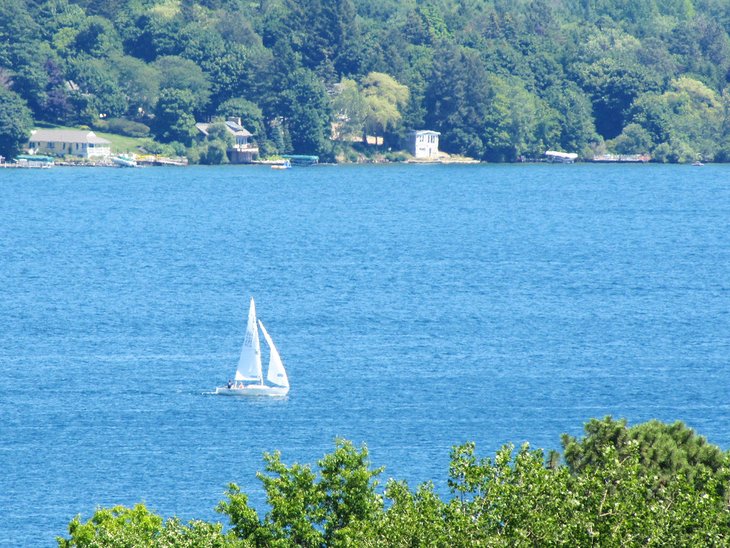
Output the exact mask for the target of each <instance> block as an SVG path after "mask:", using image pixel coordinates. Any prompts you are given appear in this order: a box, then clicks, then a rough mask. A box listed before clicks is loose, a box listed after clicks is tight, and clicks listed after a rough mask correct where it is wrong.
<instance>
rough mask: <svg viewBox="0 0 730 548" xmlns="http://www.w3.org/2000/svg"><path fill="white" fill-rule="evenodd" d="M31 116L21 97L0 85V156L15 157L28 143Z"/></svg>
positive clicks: (31, 122)
mask: <svg viewBox="0 0 730 548" xmlns="http://www.w3.org/2000/svg"><path fill="white" fill-rule="evenodd" d="M32 129H33V118H32V117H31V113H30V109H29V108H28V105H27V104H26V103H25V101H23V99H21V97H20V96H19V95H18V94H17V93H15V92H13V91H11V90H9V89H7V88H5V87H4V86H2V85H0V156H3V157H5V159H6V160H8V159H12V158H15V157H16V156H17V155H18V154H19V153H20V151H21V150H22V149H23V147H24V146H25V145H26V144H27V143H28V139H29V138H30V132H31V130H32Z"/></svg>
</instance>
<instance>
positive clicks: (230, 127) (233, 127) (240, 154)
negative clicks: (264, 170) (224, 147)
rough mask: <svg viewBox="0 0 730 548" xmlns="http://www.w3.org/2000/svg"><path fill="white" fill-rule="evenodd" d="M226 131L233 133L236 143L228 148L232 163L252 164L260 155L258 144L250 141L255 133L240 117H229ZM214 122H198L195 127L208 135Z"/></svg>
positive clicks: (226, 122) (204, 134)
mask: <svg viewBox="0 0 730 548" xmlns="http://www.w3.org/2000/svg"><path fill="white" fill-rule="evenodd" d="M223 123H224V124H225V125H226V131H228V133H230V134H231V135H233V138H234V143H233V145H232V146H231V147H229V148H228V151H227V152H228V159H229V160H230V161H231V163H232V164H250V163H251V162H252V161H253V160H255V159H256V157H257V156H258V155H259V149H258V147H257V146H256V145H254V144H253V143H250V142H249V139H250V138H251V137H253V134H252V133H251V132H250V131H248V130H247V129H246V128H245V127H243V126H242V125H241V119H240V118H229V119H228V120H226V121H225V122H223ZM211 125H213V124H207V123H198V124H195V127H196V128H197V129H198V131H199V132H200V134H202V135H203V136H205V137H208V128H210V126H211Z"/></svg>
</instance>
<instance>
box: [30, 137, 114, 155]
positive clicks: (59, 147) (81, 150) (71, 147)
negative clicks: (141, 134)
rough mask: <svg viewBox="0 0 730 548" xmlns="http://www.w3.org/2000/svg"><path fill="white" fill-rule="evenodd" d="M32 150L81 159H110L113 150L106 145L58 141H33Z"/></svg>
mask: <svg viewBox="0 0 730 548" xmlns="http://www.w3.org/2000/svg"><path fill="white" fill-rule="evenodd" d="M30 148H31V149H33V150H34V151H35V152H36V153H37V154H51V155H53V156H65V155H69V156H80V157H81V158H108V157H109V156H111V148H110V147H109V145H106V144H93V143H91V144H87V143H61V142H57V141H31V142H30Z"/></svg>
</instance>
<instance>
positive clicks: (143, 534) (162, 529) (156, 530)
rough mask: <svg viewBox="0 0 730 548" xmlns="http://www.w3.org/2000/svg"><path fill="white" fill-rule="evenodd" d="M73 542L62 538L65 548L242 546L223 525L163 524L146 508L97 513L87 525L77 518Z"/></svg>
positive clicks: (171, 521)
mask: <svg viewBox="0 0 730 548" xmlns="http://www.w3.org/2000/svg"><path fill="white" fill-rule="evenodd" d="M68 530H69V536H70V538H62V537H59V538H58V539H57V541H58V545H59V546H60V547H61V548H93V547H97V546H105V547H108V548H126V547H129V546H180V547H190V548H194V547H198V546H210V547H214V546H215V547H220V548H223V547H229V546H230V547H234V546H240V543H239V542H238V541H237V540H236V538H235V537H234V536H233V535H232V534H226V533H223V530H222V527H221V525H220V524H212V523H206V522H204V521H199V520H193V521H190V522H189V523H188V524H183V523H182V522H180V520H178V519H177V518H170V519H168V520H166V521H165V520H163V519H162V518H161V517H160V516H159V515H157V514H154V513H152V512H150V511H149V510H148V509H147V508H146V507H145V506H144V505H143V504H137V505H135V506H134V508H125V507H123V506H115V507H114V508H109V509H106V508H102V509H99V510H97V511H96V512H95V513H94V515H93V516H92V517H91V519H89V520H88V521H87V522H85V523H83V522H81V519H80V517H79V516H77V517H75V518H74V519H73V520H72V521H71V523H70V524H69V527H68Z"/></svg>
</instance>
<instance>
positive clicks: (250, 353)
mask: <svg viewBox="0 0 730 548" xmlns="http://www.w3.org/2000/svg"><path fill="white" fill-rule="evenodd" d="M259 328H260V329H261V333H263V335H264V340H265V341H266V344H267V345H268V347H269V369H268V372H267V375H266V381H267V383H268V384H265V383H264V376H263V369H262V367H261V342H260V339H259ZM288 392H289V378H288V377H287V374H286V369H284V364H283V363H282V361H281V356H279V351H278V350H277V349H276V346H274V341H272V340H271V337H270V336H269V333H268V332H267V331H266V328H265V327H264V324H263V323H261V320H258V319H257V318H256V305H255V304H254V301H253V297H252V298H251V304H250V306H249V309H248V323H247V324H246V334H245V336H244V339H243V346H242V347H241V357H240V358H239V360H238V367H237V368H236V376H235V378H234V380H233V381H228V385H227V386H218V387H216V389H215V394H218V395H221V396H244V397H247V396H286V395H287V393H288Z"/></svg>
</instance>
